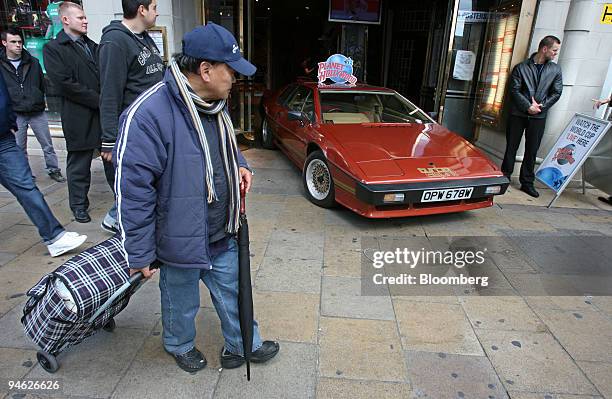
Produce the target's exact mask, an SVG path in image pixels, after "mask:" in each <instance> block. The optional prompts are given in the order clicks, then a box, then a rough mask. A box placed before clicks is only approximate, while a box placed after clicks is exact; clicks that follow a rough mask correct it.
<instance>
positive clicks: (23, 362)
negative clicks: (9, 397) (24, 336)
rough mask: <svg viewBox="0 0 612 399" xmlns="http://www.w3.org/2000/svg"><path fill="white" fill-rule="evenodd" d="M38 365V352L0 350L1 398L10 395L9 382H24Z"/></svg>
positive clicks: (10, 349)
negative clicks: (25, 377) (26, 376)
mask: <svg viewBox="0 0 612 399" xmlns="http://www.w3.org/2000/svg"><path fill="white" fill-rule="evenodd" d="M35 364H36V351H34V350H25V349H13V348H0V383H1V384H2V385H1V386H0V396H3V395H4V394H8V393H10V390H9V388H10V387H9V386H8V383H9V381H22V380H23V379H24V378H23V377H24V376H25V375H26V374H28V373H29V372H30V370H32V367H34V365H35Z"/></svg>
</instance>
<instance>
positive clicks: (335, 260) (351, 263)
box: [323, 242, 361, 277]
mask: <svg viewBox="0 0 612 399" xmlns="http://www.w3.org/2000/svg"><path fill="white" fill-rule="evenodd" d="M337 248H338V247H334V248H329V244H328V243H327V242H326V244H325V253H324V257H325V258H324V260H323V274H324V275H326V276H333V277H361V250H360V249H337Z"/></svg>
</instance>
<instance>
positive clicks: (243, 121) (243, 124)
mask: <svg viewBox="0 0 612 399" xmlns="http://www.w3.org/2000/svg"><path fill="white" fill-rule="evenodd" d="M253 3H254V0H206V2H205V10H206V21H207V22H208V21H212V22H214V23H216V24H219V25H221V26H223V27H225V28H226V29H227V30H229V31H230V32H232V33H233V34H234V36H235V37H236V40H237V41H238V45H239V46H240V49H241V50H242V53H243V55H244V58H246V59H247V60H249V61H251V60H252V59H253V44H252V43H253V42H252V37H253V35H252V32H253V18H252V17H253ZM260 91H262V90H260ZM256 94H257V86H256V85H255V84H254V83H253V77H246V76H241V75H238V76H237V80H236V83H235V84H234V86H233V87H232V92H231V94H230V99H229V112H230V116H231V118H232V122H233V123H234V128H235V130H236V134H237V135H239V139H241V140H242V141H246V142H248V143H251V142H253V141H254V139H255V125H256V124H255V120H254V116H255V112H254V111H255V107H254V104H253V100H254V98H255V96H256Z"/></svg>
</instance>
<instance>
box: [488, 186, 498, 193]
mask: <svg viewBox="0 0 612 399" xmlns="http://www.w3.org/2000/svg"><path fill="white" fill-rule="evenodd" d="M499 193H501V186H489V187H487V188H486V190H485V194H499Z"/></svg>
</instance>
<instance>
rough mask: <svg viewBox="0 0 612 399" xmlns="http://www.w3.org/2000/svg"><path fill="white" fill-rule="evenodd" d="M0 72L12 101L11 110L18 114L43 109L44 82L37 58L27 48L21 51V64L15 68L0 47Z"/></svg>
mask: <svg viewBox="0 0 612 399" xmlns="http://www.w3.org/2000/svg"><path fill="white" fill-rule="evenodd" d="M0 72H2V76H3V77H4V81H5V82H6V86H7V88H8V91H9V94H10V96H11V101H12V103H13V111H15V112H17V113H19V114H34V113H39V112H43V111H44V110H45V83H44V78H43V72H42V68H41V67H40V63H39V62H38V60H37V59H36V58H34V57H32V56H31V55H30V53H28V51H27V50H25V49H24V50H23V52H22V53H21V64H19V68H17V69H15V67H14V66H13V64H12V63H11V62H10V61H9V59H8V57H7V56H6V49H4V48H3V49H0Z"/></svg>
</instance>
